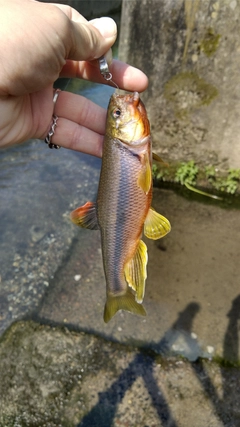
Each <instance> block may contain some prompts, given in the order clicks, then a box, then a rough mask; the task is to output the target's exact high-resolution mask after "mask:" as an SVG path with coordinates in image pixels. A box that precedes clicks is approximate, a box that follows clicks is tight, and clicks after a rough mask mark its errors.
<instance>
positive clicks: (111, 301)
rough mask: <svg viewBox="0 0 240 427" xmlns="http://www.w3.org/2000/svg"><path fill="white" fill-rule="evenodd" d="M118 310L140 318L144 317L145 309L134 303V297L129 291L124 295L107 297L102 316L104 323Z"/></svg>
mask: <svg viewBox="0 0 240 427" xmlns="http://www.w3.org/2000/svg"><path fill="white" fill-rule="evenodd" d="M118 310H126V311H130V312H131V313H134V314H139V315H140V316H146V311H145V308H144V307H143V305H142V304H139V303H137V302H136V301H135V296H134V295H133V293H132V292H131V290H130V289H128V290H127V292H126V293H125V294H124V295H120V296H113V295H108V296H107V301H106V304H105V308H104V315H103V319H104V322H105V323H108V322H109V320H111V318H112V317H113V316H114V314H116V313H117V311H118Z"/></svg>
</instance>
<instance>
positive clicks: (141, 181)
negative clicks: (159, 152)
mask: <svg viewBox="0 0 240 427" xmlns="http://www.w3.org/2000/svg"><path fill="white" fill-rule="evenodd" d="M141 164H142V167H141V171H140V172H139V176H138V186H139V187H140V188H142V190H143V191H144V193H146V194H148V192H149V190H150V189H151V186H152V169H151V165H150V162H149V155H148V153H144V155H143V156H142V157H141Z"/></svg>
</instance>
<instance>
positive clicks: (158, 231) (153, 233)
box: [144, 208, 171, 240]
mask: <svg viewBox="0 0 240 427" xmlns="http://www.w3.org/2000/svg"><path fill="white" fill-rule="evenodd" d="M170 230H171V224H170V222H169V221H168V219H167V218H165V217H164V216H163V215H160V214H159V213H157V212H156V211H155V210H154V209H153V208H150V209H149V211H148V214H147V218H146V220H145V223H144V234H145V236H146V237H148V238H149V239H153V240H157V239H160V238H161V237H163V236H166V234H167V233H169V231H170Z"/></svg>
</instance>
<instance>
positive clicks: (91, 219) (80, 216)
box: [70, 202, 99, 230]
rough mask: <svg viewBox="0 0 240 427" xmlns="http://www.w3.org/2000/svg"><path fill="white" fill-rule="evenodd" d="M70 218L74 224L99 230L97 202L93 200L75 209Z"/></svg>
mask: <svg viewBox="0 0 240 427" xmlns="http://www.w3.org/2000/svg"><path fill="white" fill-rule="evenodd" d="M70 218H71V220H72V222H74V224H76V225H79V226H80V227H83V228H89V229H90V230H98V228H99V226H98V220H97V214H96V204H95V203H93V202H87V203H85V205H83V206H80V208H77V209H75V210H74V211H73V212H72V213H71V215H70Z"/></svg>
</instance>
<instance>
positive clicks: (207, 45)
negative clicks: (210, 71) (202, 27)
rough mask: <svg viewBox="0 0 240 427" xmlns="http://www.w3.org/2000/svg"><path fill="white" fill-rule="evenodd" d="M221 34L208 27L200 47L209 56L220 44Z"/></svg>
mask: <svg viewBox="0 0 240 427" xmlns="http://www.w3.org/2000/svg"><path fill="white" fill-rule="evenodd" d="M220 37H221V36H220V34H214V30H213V29H212V28H208V29H207V31H206V34H205V36H204V39H203V40H202V41H201V42H200V49H201V50H202V51H203V52H204V53H205V55H207V56H208V57H210V56H212V55H213V54H214V53H215V52H216V50H217V48H218V46H219V40H220Z"/></svg>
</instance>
